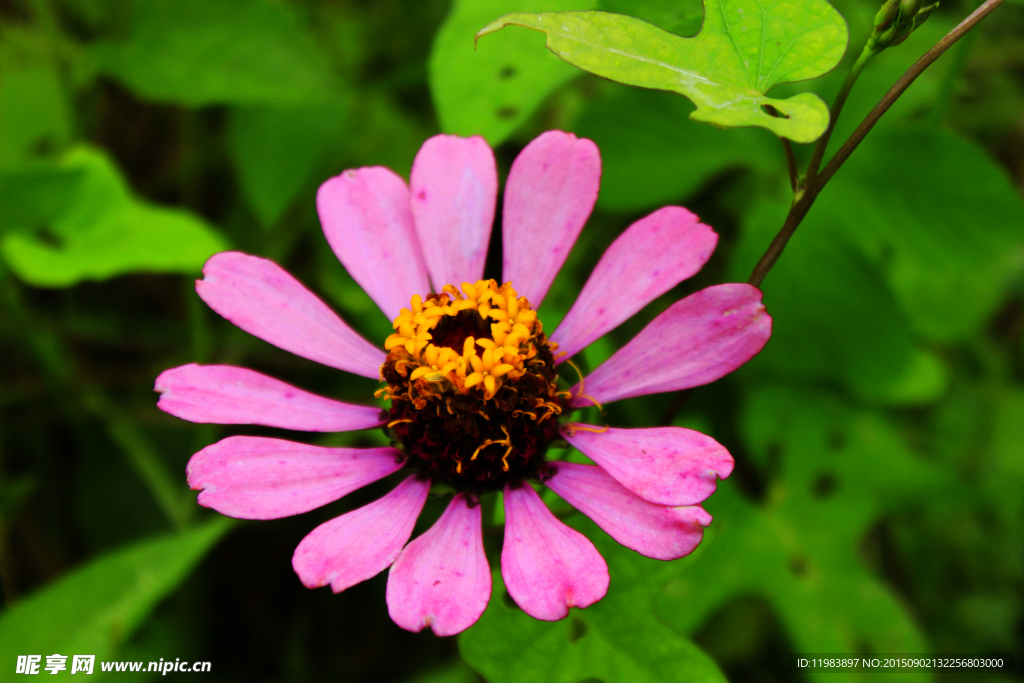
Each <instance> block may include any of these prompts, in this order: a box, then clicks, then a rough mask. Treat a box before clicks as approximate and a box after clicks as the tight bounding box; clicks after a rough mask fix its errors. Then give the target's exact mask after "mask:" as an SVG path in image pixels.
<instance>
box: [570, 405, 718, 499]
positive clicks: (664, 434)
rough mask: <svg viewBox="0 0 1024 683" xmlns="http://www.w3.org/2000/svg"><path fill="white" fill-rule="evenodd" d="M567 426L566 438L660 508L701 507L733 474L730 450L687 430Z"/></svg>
mask: <svg viewBox="0 0 1024 683" xmlns="http://www.w3.org/2000/svg"><path fill="white" fill-rule="evenodd" d="M576 426H577V425H571V424H570V425H566V426H565V427H563V428H562V436H563V437H564V438H565V440H566V441H568V442H569V443H570V444H572V446H573V448H575V449H577V450H578V451H580V452H581V453H583V454H584V455H586V456H587V457H588V458H590V459H591V460H593V461H594V462H596V463H597V464H598V465H600V466H601V467H602V468H603V469H604V471H605V472H607V473H608V474H610V475H611V476H612V477H614V478H615V479H616V480H617V481H618V482H619V483H620V484H622V485H623V486H625V487H626V488H627V489H629V490H630V491H632V492H633V493H635V494H636V495H638V496H640V497H641V498H643V499H644V500H646V501H648V502H651V503H656V504H658V505H695V504H697V503H699V502H701V501H703V500H706V499H707V497H708V496H710V495H711V494H712V493H714V492H715V486H716V484H717V479H716V476H717V477H721V478H722V479H725V478H726V477H728V476H729V475H730V474H731V473H732V466H733V460H732V456H731V455H729V451H727V450H725V448H724V447H723V446H722V445H721V444H719V443H718V442H717V441H715V440H714V439H712V438H711V437H710V436H705V435H704V434H701V433H700V432H695V431H693V430H692V429H684V428H682V427H650V428H646V429H617V428H614V427H612V428H610V429H608V430H607V431H604V432H593V431H584V430H582V429H574V427H576Z"/></svg>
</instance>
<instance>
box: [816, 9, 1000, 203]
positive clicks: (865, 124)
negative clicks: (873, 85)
mask: <svg viewBox="0 0 1024 683" xmlns="http://www.w3.org/2000/svg"><path fill="white" fill-rule="evenodd" d="M1002 2H1003V0H985V2H984V3H982V5H981V6H980V7H978V9H976V10H974V11H973V12H971V14H970V15H969V16H968V17H967V18H966V19H964V20H963V21H961V22H960V23H959V24H957V26H956V28H954V29H953V30H952V31H950V32H949V33H947V34H946V35H945V36H944V37H943V38H942V40H940V41H939V42H937V43H936V44H935V46H934V47H933V48H932V49H930V50H928V52H925V53H924V55H923V56H922V57H921V59H919V60H917V61H916V62H914V65H913V66H911V67H910V68H909V69H907V72H906V73H905V74H903V75H902V76H900V79H899V80H898V81H896V83H895V84H894V85H893V86H892V87H891V88H889V92H887V93H885V95H884V96H883V97H882V99H881V100H880V101H879V102H878V104H876V105H875V108H874V109H872V110H871V113H869V114H868V115H867V116H866V117H865V118H864V120H863V121H861V124H860V125H859V126H857V130H855V131H853V135H851V136H850V139H849V140H847V141H846V142H844V143H843V146H842V147H840V148H839V151H838V152H836V155H835V156H834V157H832V160H831V161H829V162H828V164H827V165H826V166H825V168H824V169H823V170H822V171H821V176H820V178H821V184H822V185H824V184H825V183H827V182H828V181H829V179H830V178H831V177H832V176H833V175H835V173H836V171H838V170H839V167H840V166H842V165H843V162H845V161H846V160H847V159H848V158H849V156H850V154H852V153H853V150H855V149H857V145H859V144H860V143H861V141H862V140H864V137H865V136H866V135H867V134H868V133H869V132H870V131H871V129H872V128H874V127H875V124H876V123H878V119H880V118H882V114H884V113H885V112H887V111H888V110H889V107H891V106H892V104H893V102H895V101H896V100H897V99H898V98H899V96H900V95H902V94H903V93H904V91H906V89H907V88H909V87H910V84H911V83H913V82H914V81H915V80H916V79H917V77H918V76H920V75H921V74H922V72H924V70H925V69H927V68H928V67H929V66H931V64H932V62H934V61H935V60H936V59H938V58H939V56H940V55H942V53H943V52H945V51H946V50H948V49H949V48H951V47H952V46H953V44H954V43H956V41H958V40H960V39H961V38H962V37H963V36H964V34H965V33H967V32H968V31H970V30H971V29H972V28H974V26H975V24H977V23H978V22H979V21H981V20H982V19H984V18H985V17H986V16H988V14H989V13H990V12H991V11H992V10H994V9H995V8H996V7H998V6H999V5H1001V4H1002Z"/></svg>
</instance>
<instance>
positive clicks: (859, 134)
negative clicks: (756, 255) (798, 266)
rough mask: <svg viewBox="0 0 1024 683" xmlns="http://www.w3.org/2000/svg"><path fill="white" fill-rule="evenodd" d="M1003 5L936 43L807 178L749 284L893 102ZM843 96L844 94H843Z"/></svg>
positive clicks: (988, 0) (981, 11)
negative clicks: (833, 154) (824, 162)
mask: <svg viewBox="0 0 1024 683" xmlns="http://www.w3.org/2000/svg"><path fill="white" fill-rule="evenodd" d="M1002 2H1003V0H985V2H984V3H983V4H982V5H981V6H980V7H978V9H976V10H974V11H973V12H972V13H971V14H970V16H968V17H967V18H966V19H964V20H963V21H962V22H960V23H959V24H958V25H957V26H956V28H954V29H953V30H952V31H950V32H949V33H947V34H946V35H945V37H943V38H942V40H940V41H939V42H938V43H936V44H935V46H934V47H932V48H931V49H930V50H928V52H926V53H925V54H924V56H922V57H921V58H920V59H919V60H917V61H916V62H914V65H913V66H911V67H910V68H909V69H908V70H907V72H906V73H904V74H903V75H902V76H901V77H900V79H899V80H898V81H896V83H895V85H893V86H892V88H890V89H889V92H887V93H886V94H885V96H883V97H882V99H881V101H879V103H878V104H877V105H875V108H874V109H872V110H871V113H869V114H868V115H867V117H866V118H865V119H864V120H863V121H862V122H861V124H860V125H859V126H857V129H856V130H855V131H854V132H853V135H851V136H850V138H849V139H848V140H847V141H846V142H844V143H843V145H842V146H841V147H840V148H839V151H838V152H836V154H835V156H834V157H832V159H831V160H830V161H829V162H828V164H826V166H825V168H823V169H822V171H821V173H820V174H819V175H817V176H811V175H810V173H808V175H807V176H806V187H805V188H802V189H799V190H797V193H796V195H795V196H794V198H793V205H792V206H791V207H790V209H789V215H787V216H786V220H785V222H784V223H783V224H782V228H780V229H779V232H778V234H777V235H775V239H773V240H772V243H771V244H770V245H769V246H768V249H767V250H766V251H765V253H764V255H763V256H762V257H761V259H760V260H759V261H758V262H757V265H756V266H754V270H753V272H752V273H751V274H750V279H749V280H747V282H748V283H750V284H752V285H754V286H755V287H759V286H760V285H761V282H762V281H764V278H765V276H766V275H767V274H768V272H769V271H770V270H771V269H772V267H773V266H774V265H775V262H776V261H778V260H779V256H781V255H782V251H783V250H784V249H785V248H786V243H787V242H789V239H790V238H791V237H792V236H793V233H794V232H796V229H797V228H798V227H799V226H800V223H801V221H803V219H804V217H805V216H806V215H807V212H808V211H810V209H811V205H812V204H814V200H815V199H817V198H818V194H819V193H820V192H821V190H822V188H824V187H825V185H826V184H827V183H828V181H829V180H831V179H832V176H834V175H835V174H836V171H838V170H839V167H840V166H842V165H843V163H844V162H845V161H846V160H847V159H848V158H849V157H850V154H852V153H853V150H855V149H857V146H858V145H859V144H860V143H861V142H862V141H863V140H864V138H865V136H867V134H868V133H869V132H870V131H871V129H872V128H874V127H875V124H876V123H878V120H879V119H880V118H881V117H882V115H883V114H885V112H886V111H888V110H889V107H891V106H892V104H893V102H895V101H896V100H897V99H898V98H899V97H900V95H902V94H903V93H904V91H906V89H907V88H909V87H910V84H911V83H913V82H914V80H915V79H917V77H918V76H920V75H921V73H922V72H923V71H924V70H925V69H927V68H928V67H929V66H930V65H931V64H932V62H934V61H935V60H936V59H938V58H939V56H940V55H941V54H942V53H943V52H945V51H946V50H948V49H949V48H950V47H951V46H952V45H953V44H954V43H956V41H958V40H959V39H960V38H962V37H963V35H964V34H965V33H967V32H968V31H970V30H971V29H972V28H974V26H975V25H976V24H977V23H978V22H979V21H981V20H982V19H984V18H985V17H986V16H988V14H989V13H990V12H991V11H992V10H994V9H995V8H996V7H998V6H999V5H1000V4H1001V3H1002ZM858 61H859V60H858ZM852 74H853V71H852V70H851V75H852ZM848 80H849V77H848ZM840 94H842V91H841V92H840ZM847 94H848V93H847ZM843 99H844V100H845V96H844V98H843ZM837 103H839V104H841V103H840V102H839V98H837ZM835 119H836V116H835V112H833V116H832V122H833V123H832V124H830V127H831V126H832V125H834V121H835ZM826 144H827V143H826ZM824 146H825V145H824V144H821V145H820V147H821V148H824ZM816 149H817V148H816Z"/></svg>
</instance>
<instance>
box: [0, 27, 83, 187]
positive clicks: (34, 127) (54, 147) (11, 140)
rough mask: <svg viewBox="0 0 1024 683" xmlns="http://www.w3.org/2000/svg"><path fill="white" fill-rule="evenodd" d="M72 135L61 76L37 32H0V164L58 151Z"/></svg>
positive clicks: (5, 29)
mask: <svg viewBox="0 0 1024 683" xmlns="http://www.w3.org/2000/svg"><path fill="white" fill-rule="evenodd" d="M70 137H71V109H70V106H69V104H68V101H67V95H66V93H65V91H64V86H63V84H62V83H61V79H60V74H59V73H58V72H57V68H56V66H55V65H54V62H53V59H52V56H51V54H50V46H49V45H48V44H47V42H46V40H45V38H43V37H42V36H41V35H38V34H35V33H31V32H28V31H24V30H19V29H15V28H4V30H3V33H2V34H0V168H10V167H13V166H16V165H17V164H18V163H19V162H22V161H24V160H26V159H27V158H29V157H32V156H38V155H39V154H40V153H41V152H42V153H45V152H54V151H59V150H60V148H61V147H62V146H63V145H64V144H66V143H67V141H68V139H69V138H70Z"/></svg>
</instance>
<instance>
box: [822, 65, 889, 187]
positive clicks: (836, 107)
mask: <svg viewBox="0 0 1024 683" xmlns="http://www.w3.org/2000/svg"><path fill="white" fill-rule="evenodd" d="M875 54H877V52H875V51H873V50H871V49H870V48H869V47H867V46H865V48H864V51H863V52H861V53H860V57H858V58H857V61H856V62H854V64H853V66H852V67H850V72H849V73H848V74H846V79H845V80H844V81H843V85H842V87H841V88H839V92H838V93H837V94H836V99H835V101H834V102H833V103H832V109H831V110H829V118H828V128H826V129H825V134H824V135H822V136H821V137H820V138H818V142H817V143H816V144H815V145H814V151H813V152H812V153H811V161H810V162H809V163H808V164H807V180H808V181H813V180H814V178H815V176H817V175H818V169H819V168H821V162H822V160H823V159H824V158H825V152H826V151H827V150H828V141H829V140H830V139H831V138H832V131H834V130H835V128H836V122H837V121H838V120H839V114H840V113H841V112H842V111H843V107H844V106H845V105H846V98H847V97H849V96H850V91H851V90H853V85H854V83H856V82H857V79H858V78H860V74H861V72H862V71H863V70H864V66H865V65H866V64H867V63H868V61H869V60H870V59H871V58H872V57H873V56H875Z"/></svg>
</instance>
